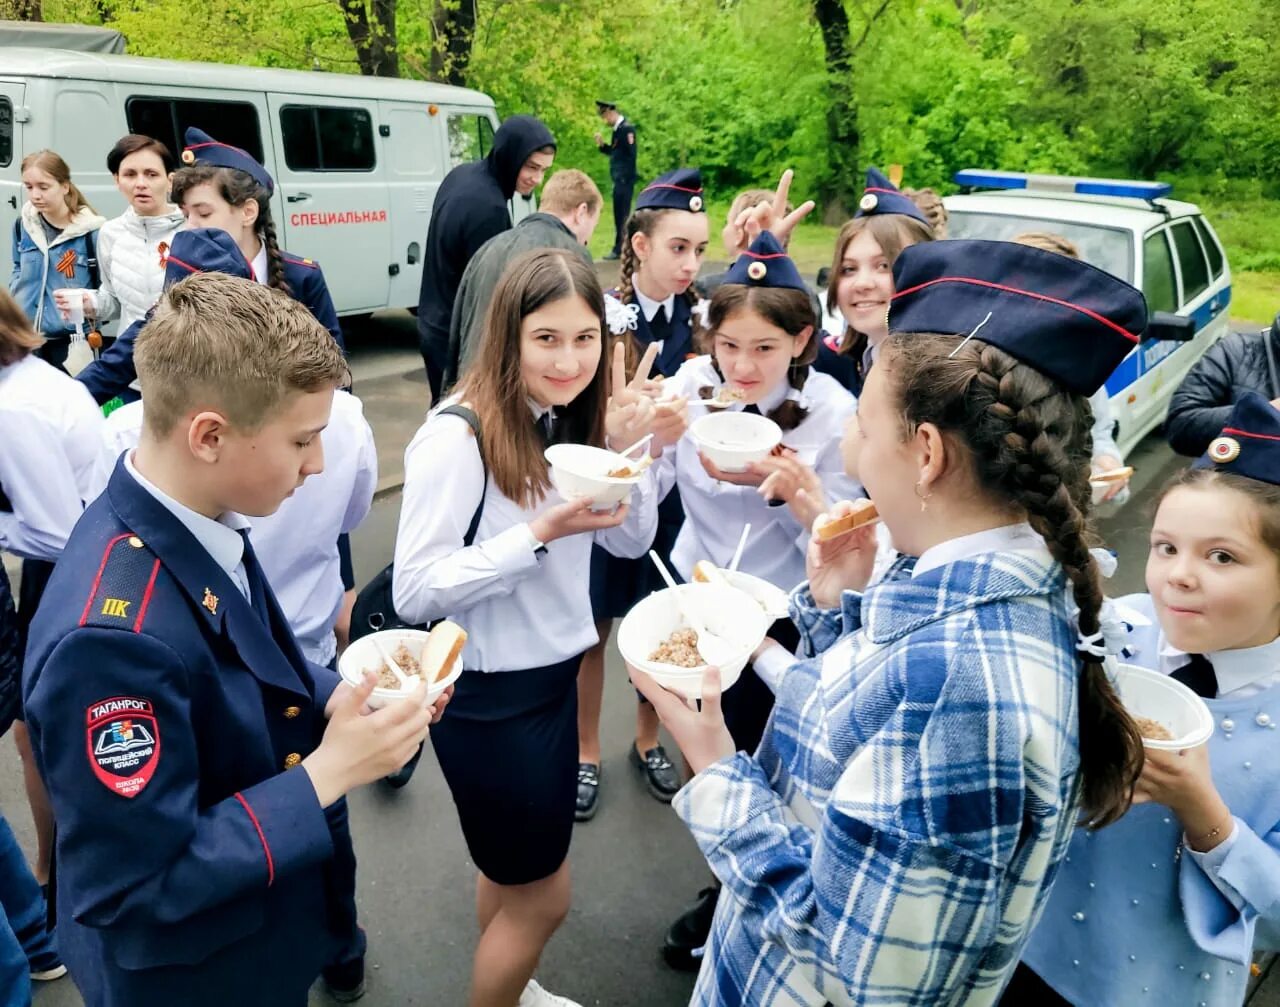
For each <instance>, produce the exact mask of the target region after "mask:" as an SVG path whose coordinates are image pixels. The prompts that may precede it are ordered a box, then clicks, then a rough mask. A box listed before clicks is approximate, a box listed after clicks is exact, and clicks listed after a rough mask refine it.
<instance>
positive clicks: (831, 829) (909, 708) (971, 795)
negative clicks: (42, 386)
mask: <svg viewBox="0 0 1280 1007" xmlns="http://www.w3.org/2000/svg"><path fill="white" fill-rule="evenodd" d="M1065 587H1066V581H1065V577H1064V575H1063V572H1062V569H1061V567H1060V566H1058V565H1057V564H1056V563H1054V562H1053V561H1052V560H1050V559H1049V558H1048V556H1047V554H1046V553H1043V552H1035V553H1033V552H1019V551H1007V552H997V553H987V554H985V555H980V556H976V557H973V558H970V559H965V560H957V561H955V562H952V563H949V564H947V565H944V566H941V567H937V568H935V569H932V570H929V571H928V572H926V573H922V574H921V575H920V576H919V577H916V578H914V579H912V578H911V577H910V576H909V568H908V567H906V566H905V565H902V564H900V565H899V566H898V567H896V568H895V569H894V571H891V573H890V575H889V577H888V578H886V580H885V581H883V582H881V583H880V584H877V585H876V586H874V587H873V588H871V589H870V590H869V591H868V592H867V593H866V594H865V595H858V594H854V593H847V594H846V595H845V598H844V600H843V606H842V608H841V609H840V610H829V611H821V610H818V609H816V608H815V607H814V604H813V599H812V596H810V595H809V593H808V590H807V587H805V586H802V587H801V588H799V589H797V590H796V592H795V594H794V595H793V597H792V617H793V618H794V619H795V621H796V624H797V625H798V626H799V627H800V629H801V633H802V636H803V639H804V643H805V646H806V648H807V650H806V652H807V653H809V654H817V655H821V656H818V657H816V658H814V659H811V660H807V661H803V662H801V663H798V664H796V665H794V666H793V667H792V669H791V670H790V671H789V672H788V673H787V674H786V676H784V678H783V679H782V681H781V683H780V684H779V686H778V689H777V704H776V707H775V709H774V714H773V717H772V719H771V720H770V723H769V727H768V729H767V730H766V732H765V735H764V738H763V740H762V741H761V743H760V748H759V751H758V752H757V754H756V755H755V757H751V756H748V755H745V754H743V753H741V752H739V753H738V754H736V755H734V756H731V757H729V758H726V759H724V760H722V761H720V762H718V763H716V764H714V765H713V766H711V767H709V768H707V769H706V770H704V771H703V772H701V773H699V774H698V775H697V776H696V777H695V778H694V779H693V780H692V781H691V782H690V783H689V784H687V785H686V786H685V787H684V789H683V790H681V791H680V793H679V794H678V795H677V797H676V800H675V807H676V810H677V812H678V813H679V814H680V816H681V817H682V818H683V819H684V820H685V822H686V823H687V824H688V826H689V828H690V829H691V830H692V832H693V835H694V838H695V839H696V840H697V842H698V845H699V846H700V847H701V849H702V851H703V853H704V854H705V855H706V857H707V859H708V861H709V862H710V864H711V868H712V870H713V871H714V872H715V874H716V875H717V877H719V878H720V880H721V881H722V882H723V885H724V888H723V890H722V893H721V895H720V901H719V904H718V906H717V909H716V916H715V924H714V926H713V928H712V934H711V939H710V942H709V943H708V945H707V953H706V958H705V960H704V963H703V967H702V972H701V975H700V976H699V977H698V985H697V988H696V990H695V992H694V997H693V1003H694V1004H700V1005H737V1004H750V1005H751V1007H763V1005H779V1007H781V1005H793V1004H795V1005H800V1004H803V1005H811V1004H812V1005H821V1004H825V1003H828V1002H829V1003H831V1004H835V1005H845V1004H858V1005H872V1004H883V1005H893V1007H908V1005H920V1007H943V1005H951V1004H966V1005H976V1004H990V1003H994V1002H995V1000H996V999H997V997H998V996H999V994H1000V990H1001V988H1002V986H1003V985H1004V982H1005V980H1006V979H1007V978H1008V976H1009V974H1010V973H1011V972H1012V970H1013V967H1014V965H1015V964H1016V963H1017V961H1018V955H1019V952H1020V951H1021V948H1022V945H1023V942H1024V941H1025V940H1026V937H1027V934H1028V932H1029V930H1030V929H1031V926H1032V924H1033V923H1034V922H1035V920H1036V918H1037V917H1038V915H1039V913H1040V910H1041V908H1042V907H1043V904H1044V900H1045V897H1046V896H1047V894H1048V890H1049V888H1050V886H1051V884H1052V881H1053V877H1054V873H1055V870H1056V867H1057V864H1058V862H1059V861H1060V859H1061V858H1062V856H1063V854H1064V853H1065V850H1066V845H1067V841H1068V840H1069V839H1070V836H1071V832H1072V829H1073V827H1074V825H1075V822H1076V818H1077V814H1078V811H1077V803H1078V790H1077V787H1076V776H1077V768H1078V764H1079V757H1078V747H1077V734H1076V730H1077V717H1076V678H1077V674H1078V670H1079V664H1078V660H1077V658H1076V656H1075V653H1076V652H1075V641H1076V634H1075V630H1074V628H1073V625H1072V620H1071V617H1070V614H1069V612H1068V608H1067V603H1066V598H1065V595H1064V590H1065Z"/></svg>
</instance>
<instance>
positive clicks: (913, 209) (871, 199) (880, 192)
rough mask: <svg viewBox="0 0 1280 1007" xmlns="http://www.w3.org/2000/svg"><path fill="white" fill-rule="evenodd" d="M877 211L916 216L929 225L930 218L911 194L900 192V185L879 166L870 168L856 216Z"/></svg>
mask: <svg viewBox="0 0 1280 1007" xmlns="http://www.w3.org/2000/svg"><path fill="white" fill-rule="evenodd" d="M877 213H900V214H902V215H903V216H904V217H915V218H916V220H918V221H920V223H922V224H925V225H929V218H928V217H926V216H925V215H924V214H923V213H922V212H921V211H920V207H918V206H916V204H915V203H914V202H912V200H911V197H910V196H904V195H903V194H902V193H901V192H899V191H898V187H897V186H896V185H894V184H893V183H892V182H890V181H889V179H888V178H886V177H885V176H884V175H883V174H882V173H881V172H880V169H879V168H868V169H867V187H866V188H865V189H863V190H862V198H861V199H860V200H858V212H857V213H855V214H854V216H855V217H870V216H873V215H874V214H877ZM929 226H932V225H929Z"/></svg>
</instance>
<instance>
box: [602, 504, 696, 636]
mask: <svg viewBox="0 0 1280 1007" xmlns="http://www.w3.org/2000/svg"><path fill="white" fill-rule="evenodd" d="M683 526H684V507H683V506H682V505H681V503H680V492H679V490H676V489H674V488H673V489H672V490H671V492H670V493H668V494H667V495H666V497H664V498H663V500H662V502H661V503H660V504H658V531H657V534H656V535H655V536H654V539H653V551H654V552H656V553H657V554H658V555H659V556H661V557H662V562H664V563H666V564H667V567H668V569H669V568H670V567H671V550H672V549H673V548H674V547H675V544H676V536H677V535H679V534H680V529H681V528H682V527H683ZM671 572H672V574H673V575H675V576H676V578H677V580H678V579H679V575H678V574H676V573H675V571H674V570H672V571H671ZM666 586H667V585H666V584H665V583H664V582H663V580H662V574H660V573H658V571H657V568H656V567H654V565H653V560H651V559H650V558H649V557H648V556H647V555H646V556H642V557H640V558H639V559H623V558H622V557H620V556H615V555H613V553H611V552H609V551H607V550H605V549H602V548H601V547H600V546H598V545H593V546H592V547H591V617H592V618H593V619H594V620H595V621H596V622H599V621H600V620H601V619H621V618H622V617H623V616H624V615H626V614H627V613H628V612H630V611H631V610H632V609H633V608H634V607H635V605H636V602H638V601H640V600H642V599H644V598H647V597H648V596H649V595H651V594H652V593H653V592H654V591H660V590H662V589H663V588H664V587H666Z"/></svg>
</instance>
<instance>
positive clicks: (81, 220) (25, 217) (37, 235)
mask: <svg viewBox="0 0 1280 1007" xmlns="http://www.w3.org/2000/svg"><path fill="white" fill-rule="evenodd" d="M522 163H523V162H522ZM517 170H518V169H517ZM106 222H107V218H106V217H103V216H102V215H100V214H97V213H94V212H93V211H92V210H90V209H89V208H88V207H87V206H82V207H80V210H79V212H78V213H77V214H76V215H75V216H74V217H72V218H71V223H69V224H68V225H67V226H66V227H65V228H63V230H62V233H61V234H59V235H58V236H57V237H56V238H54V239H53V243H52V245H51V244H50V243H49V242H48V241H47V240H46V238H45V234H44V225H43V224H41V223H40V211H39V210H37V209H36V208H35V207H34V206H32V205H31V204H30V203H23V204H22V226H23V227H24V228H25V229H26V232H27V233H28V234H29V235H31V240H32V241H34V242H35V243H36V245H37V247H39V248H43V249H48V248H51V247H53V245H60V244H62V242H64V241H71V240H72V239H73V238H78V237H80V236H81V235H82V234H88V233H89V232H90V231H96V230H97V229H98V228H100V227H101V226H102V225H103V224H105V223H106Z"/></svg>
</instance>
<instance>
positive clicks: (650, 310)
mask: <svg viewBox="0 0 1280 1007" xmlns="http://www.w3.org/2000/svg"><path fill="white" fill-rule="evenodd" d="M631 292H632V293H633V294H635V298H636V303H637V304H638V305H640V310H641V311H643V312H644V320H645V321H646V322H652V321H653V318H654V316H655V315H656V314H657V313H658V309H659V308H661V309H662V311H663V312H665V313H666V316H667V320H668V321H670V320H671V319H672V318H673V317H674V311H675V305H676V295H675V294H668V295H667V297H666V300H662V301H655V300H654V299H653V298H652V297H650V296H649V295H648V294H646V293H645V292H644V291H643V290H641V289H640V287H639V286H638V285H637V284H635V283H632V284H631Z"/></svg>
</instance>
